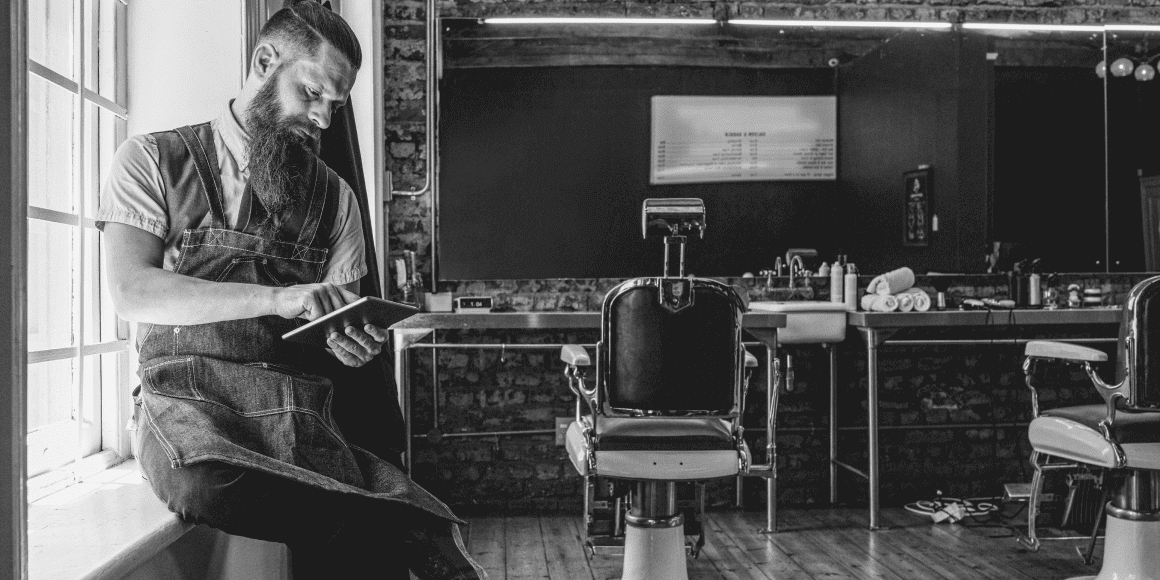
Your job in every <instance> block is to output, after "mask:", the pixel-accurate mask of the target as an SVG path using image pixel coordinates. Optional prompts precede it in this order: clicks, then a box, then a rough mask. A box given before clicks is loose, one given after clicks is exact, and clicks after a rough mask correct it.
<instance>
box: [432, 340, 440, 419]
mask: <svg viewBox="0 0 1160 580" xmlns="http://www.w3.org/2000/svg"><path fill="white" fill-rule="evenodd" d="M438 341H439V331H438V330H432V331H431V342H432V343H436V342H438ZM431 428H432V429H436V430H437V429H439V351H438V350H436V349H431Z"/></svg>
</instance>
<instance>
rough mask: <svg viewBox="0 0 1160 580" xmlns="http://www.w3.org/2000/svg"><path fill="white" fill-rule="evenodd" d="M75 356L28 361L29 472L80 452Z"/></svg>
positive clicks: (30, 474)
mask: <svg viewBox="0 0 1160 580" xmlns="http://www.w3.org/2000/svg"><path fill="white" fill-rule="evenodd" d="M76 366H77V365H76V359H65V360H57V361H51V362H44V363H37V364H31V365H28V475H29V476H33V475H36V474H39V473H43V472H45V471H48V470H49V469H53V468H54V467H59V466H61V465H64V464H65V463H68V462H69V461H72V460H73V459H74V458H75V457H76V453H77V444H78V438H77V424H76V421H75V420H74V419H73V379H74V376H73V373H74V372H76Z"/></svg>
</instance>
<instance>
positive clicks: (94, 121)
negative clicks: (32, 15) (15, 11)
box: [20, 0, 133, 500]
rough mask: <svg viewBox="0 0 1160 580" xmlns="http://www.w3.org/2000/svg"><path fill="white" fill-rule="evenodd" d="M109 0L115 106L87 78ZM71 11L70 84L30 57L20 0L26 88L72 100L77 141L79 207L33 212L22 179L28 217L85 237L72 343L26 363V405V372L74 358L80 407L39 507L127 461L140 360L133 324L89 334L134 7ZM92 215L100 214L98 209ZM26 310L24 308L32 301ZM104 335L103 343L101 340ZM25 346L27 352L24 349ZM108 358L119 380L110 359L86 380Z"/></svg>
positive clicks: (78, 246)
mask: <svg viewBox="0 0 1160 580" xmlns="http://www.w3.org/2000/svg"><path fill="white" fill-rule="evenodd" d="M108 3H112V4H113V6H112V8H113V9H112V11H111V13H112V15H113V18H114V19H115V20H114V24H113V46H112V49H113V57H112V59H113V62H112V63H111V69H110V70H111V73H112V75H113V86H112V87H111V89H112V97H113V99H114V100H110V99H109V98H108V97H106V96H105V95H103V94H101V93H102V92H103V91H102V88H101V87H99V86H98V84H97V82H93V81H91V80H90V77H94V78H95V79H96V80H99V79H100V75H101V74H102V73H101V70H102V67H101V65H102V64H103V63H102V62H101V61H97V62H91V60H92V59H95V58H100V56H98V55H99V52H98V48H100V49H101V50H105V49H106V47H104V46H101V45H100V42H101V40H102V35H101V30H100V28H98V26H100V24H98V22H99V21H100V16H101V14H102V8H103V5H104V4H108ZM70 4H71V5H72V9H73V16H72V18H73V25H74V26H73V30H72V40H73V46H72V60H71V67H72V69H73V70H72V71H71V72H72V73H73V77H74V78H69V77H68V76H66V75H63V74H61V73H60V72H59V71H57V70H53V69H52V68H50V67H49V66H46V65H45V64H42V63H40V62H37V61H35V60H33V59H32V58H31V56H30V55H29V53H28V52H27V46H26V45H27V42H28V38H27V27H28V18H29V15H28V13H27V0H24V1H22V2H21V10H22V11H23V22H24V28H23V30H24V31H25V32H24V36H25V38H24V43H25V48H24V51H23V54H24V57H23V61H24V62H26V63H27V75H29V76H28V77H27V78H26V79H25V88H24V90H25V91H28V90H29V85H30V82H29V80H28V79H30V78H31V77H32V76H33V75H34V76H35V77H37V78H39V79H42V80H43V82H45V83H47V84H48V85H50V86H53V87H56V88H57V89H63V90H65V91H67V92H68V93H70V94H71V95H73V108H72V114H73V123H72V127H71V133H70V136H71V142H72V143H74V149H73V159H74V161H73V163H74V166H73V167H74V171H75V174H74V175H73V180H72V185H73V188H72V193H71V194H72V196H73V200H74V208H73V210H74V211H75V212H76V213H69V212H65V211H57V210H54V209H49V208H42V207H37V206H31V205H28V204H27V197H28V194H29V191H28V187H29V185H30V184H29V183H28V182H27V179H28V178H27V176H25V180H26V183H25V186H24V187H25V189H24V194H23V195H24V198H25V207H26V211H27V213H26V220H25V223H26V224H27V223H29V220H38V221H40V222H44V223H55V224H63V225H66V226H70V227H71V228H73V229H70V231H72V232H76V233H79V235H76V236H75V238H76V239H75V241H74V242H73V243H72V245H71V250H72V252H73V256H72V263H71V264H70V266H69V267H70V268H71V269H72V277H73V280H74V282H73V283H74V284H75V286H74V287H75V288H76V289H77V290H80V291H79V292H75V294H76V295H75V296H74V297H73V303H72V305H71V313H72V316H73V319H72V320H73V328H74V331H75V338H74V342H75V343H74V344H73V345H72V346H68V347H61V348H49V349H44V350H37V351H32V352H28V353H27V355H26V359H25V365H26V366H25V370H24V389H22V390H23V391H24V394H25V406H27V404H28V399H27V398H28V396H29V395H28V392H27V389H28V388H29V385H28V377H29V371H28V368H27V365H32V364H37V363H47V362H51V361H62V360H71V361H73V364H74V365H76V366H75V369H76V370H75V372H74V373H73V375H74V378H73V383H72V385H71V388H70V392H71V396H72V401H73V402H72V406H73V416H74V419H75V420H76V427H77V434H76V437H77V439H76V440H74V442H75V444H76V445H77V450H76V452H75V454H74V457H73V458H72V461H70V462H68V463H65V464H64V465H61V466H58V467H50V468H48V470H47V471H45V472H43V473H40V474H35V475H33V476H32V477H31V478H28V480H27V481H28V483H27V490H26V495H27V499H28V500H35V499H36V498H38V497H42V496H44V495H47V494H48V493H51V492H53V491H56V490H58V489H60V488H62V487H65V486H68V485H71V484H72V483H75V482H77V481H79V480H82V479H84V478H85V477H88V476H90V475H92V474H94V473H97V472H99V471H102V470H104V469H105V468H107V467H109V466H111V465H114V464H116V463H118V462H120V461H122V460H123V459H125V458H127V457H128V455H129V447H130V446H129V440H128V436H127V434H126V433H125V431H124V429H122V428H121V426H122V425H123V424H124V423H125V420H126V419H127V415H128V412H127V410H126V407H127V405H126V404H125V403H126V399H127V394H128V389H129V384H130V373H129V371H130V367H131V363H132V362H133V361H132V360H131V356H130V350H131V349H130V341H129V327H128V324H127V323H125V322H124V321H121V320H120V319H116V321H115V323H114V327H115V328H114V329H113V336H112V337H105V336H100V337H99V338H93V339H90V337H89V336H88V335H89V334H92V333H90V332H88V331H87V330H86V326H89V325H91V324H95V325H97V326H98V328H99V327H100V325H101V319H100V317H101V315H102V312H101V307H102V304H104V305H105V306H109V303H108V299H107V295H106V296H105V297H104V298H102V294H103V292H102V284H101V280H102V274H101V262H102V260H101V258H102V245H101V242H100V236H99V234H97V233H96V232H97V230H96V228H95V225H96V224H95V221H94V219H93V218H92V217H87V216H89V215H95V213H96V212H95V211H89V209H90V207H89V206H91V205H92V204H94V203H95V202H96V200H97V199H98V195H99V189H100V178H101V164H100V160H99V159H98V158H97V154H98V152H99V151H100V150H101V145H102V144H103V143H102V139H104V138H106V133H105V131H111V132H112V134H111V135H109V136H111V137H112V139H113V143H112V145H113V148H112V149H113V150H115V149H116V147H117V146H119V145H120V144H121V143H122V142H123V141H124V140H125V138H126V137H127V134H126V133H127V131H126V124H127V122H128V108H127V92H128V79H127V75H126V71H127V63H128V59H127V54H126V53H127V46H128V33H127V25H128V9H129V2H128V0H70ZM89 4H91V5H89ZM105 8H107V7H105ZM101 24H103V23H101ZM25 99H27V96H26V97H25ZM28 105H29V103H28V102H27V100H25V101H24V106H26V107H27V106H28ZM106 112H107V113H110V114H111V115H112V117H110V118H116V119H120V122H116V121H114V124H113V125H114V126H113V127H104V126H102V125H100V123H101V122H102V114H103V113H106ZM26 123H27V120H26ZM30 137H31V134H30V133H28V128H27V125H25V139H26V140H27V139H28V138H30ZM25 147H26V151H25V156H24V159H25V163H27V161H28V151H27V147H28V145H27V141H26V142H25ZM94 148H96V150H94ZM92 209H94V210H95V207H93V208H92ZM26 228H27V225H26ZM93 234H95V235H93ZM27 236H28V231H27V230H26V231H25V239H24V242H23V244H22V248H24V251H25V252H27V251H28V249H29V244H30V242H28V241H27ZM22 274H23V277H24V283H25V284H27V283H28V281H29V279H28V264H27V263H25V264H24V270H23V272H22ZM26 293H27V292H26ZM25 308H27V302H26V305H25ZM27 324H28V321H27V319H25V320H24V321H23V323H22V324H21V325H20V329H21V332H24V333H27ZM97 335H98V336H99V333H97ZM90 340H91V341H92V342H90ZM23 344H25V348H27V343H23ZM109 353H117V356H116V357H115V359H116V360H115V362H114V363H113V364H114V368H113V369H112V372H111V373H108V374H109V377H108V378H110V379H112V380H105V378H106V377H105V376H104V375H106V374H107V373H106V369H104V368H103V365H104V363H105V362H106V361H104V360H102V359H106V358H110V357H100V358H97V359H96V362H97V363H99V364H98V365H94V366H93V368H94V370H95V372H94V373H93V375H94V376H92V377H86V372H85V369H86V366H87V365H86V359H87V358H88V357H92V356H99V355H104V354H109ZM86 380H87V381H90V382H91V384H93V385H95V388H93V389H92V391H91V397H90V399H89V400H88V401H86V392H85V384H86ZM89 408H91V409H92V411H91V412H90V411H89V410H88V409H89ZM25 412H27V411H25ZM86 416H88V417H91V418H92V423H93V424H92V425H91V426H90V427H86V421H85V420H84V418H85V417H86ZM23 423H24V425H25V434H24V446H25V448H26V450H25V452H26V453H27V445H28V437H29V434H28V433H27V424H28V417H27V416H25V417H24V420H23ZM26 461H27V457H26ZM25 469H26V470H27V465H25ZM26 474H27V471H26Z"/></svg>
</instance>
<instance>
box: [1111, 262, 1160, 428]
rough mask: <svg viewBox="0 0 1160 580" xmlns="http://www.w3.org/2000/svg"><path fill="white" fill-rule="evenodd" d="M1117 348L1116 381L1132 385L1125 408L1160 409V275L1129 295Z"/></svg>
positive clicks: (1138, 286)
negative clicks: (1125, 381) (1124, 381)
mask: <svg viewBox="0 0 1160 580" xmlns="http://www.w3.org/2000/svg"><path fill="white" fill-rule="evenodd" d="M1117 348H1118V352H1117V353H1116V354H1117V357H1118V359H1117V361H1116V382H1117V383H1118V382H1120V381H1123V380H1127V381H1128V382H1129V389H1128V392H1129V393H1130V395H1129V396H1130V399H1129V400H1128V401H1127V402H1126V404H1125V405H1124V407H1125V408H1128V409H1133V408H1136V409H1160V276H1154V277H1152V278H1148V279H1147V280H1144V281H1143V282H1140V283H1139V284H1136V286H1135V287H1133V288H1132V290H1131V292H1129V293H1128V299H1127V300H1126V301H1125V302H1124V318H1123V320H1122V321H1121V322H1120V340H1119V343H1118V345H1117ZM1125 355H1126V356H1125Z"/></svg>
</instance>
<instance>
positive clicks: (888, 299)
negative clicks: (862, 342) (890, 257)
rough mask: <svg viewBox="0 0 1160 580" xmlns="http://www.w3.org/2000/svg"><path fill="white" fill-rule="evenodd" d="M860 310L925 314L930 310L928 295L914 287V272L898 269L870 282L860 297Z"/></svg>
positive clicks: (907, 269)
mask: <svg viewBox="0 0 1160 580" xmlns="http://www.w3.org/2000/svg"><path fill="white" fill-rule="evenodd" d="M862 310H872V311H875V312H894V311H896V310H897V311H899V312H910V311H911V310H916V311H918V312H926V311H927V310H930V294H927V293H926V291H925V290H923V289H922V288H916V287H915V286H914V271H913V270H911V269H910V268H899V269H897V270H892V271H890V272H887V273H885V274H883V275H881V276H878V277H877V278H874V279H873V280H871V281H870V285H869V286H867V287H866V295H865V296H863V297H862Z"/></svg>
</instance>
